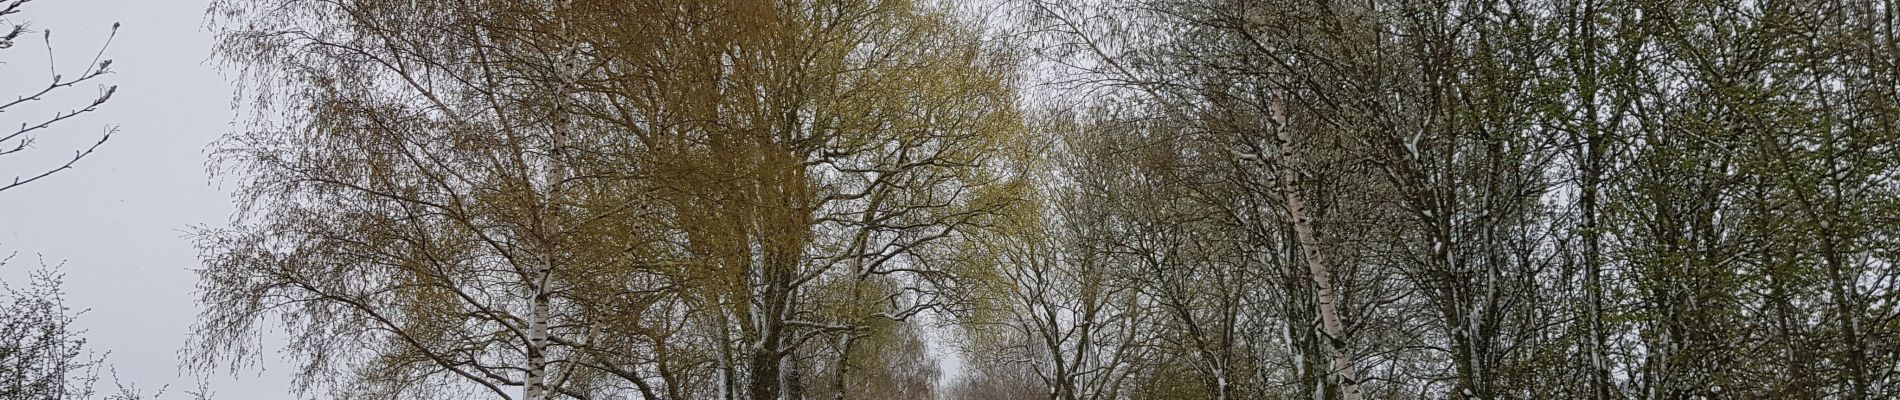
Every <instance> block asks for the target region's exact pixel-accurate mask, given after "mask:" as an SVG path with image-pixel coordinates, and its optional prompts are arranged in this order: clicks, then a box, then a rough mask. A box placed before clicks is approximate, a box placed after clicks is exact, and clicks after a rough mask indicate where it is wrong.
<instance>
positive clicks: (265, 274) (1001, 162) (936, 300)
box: [191, 0, 1900, 400]
mask: <svg viewBox="0 0 1900 400" xmlns="http://www.w3.org/2000/svg"><path fill="white" fill-rule="evenodd" d="M953 6H954V4H937V3H929V2H914V1H903V0H862V1H854V0H783V1H764V2H762V1H741V0H707V1H698V2H673V1H657V0H655V1H644V0H615V1H606V0H561V1H552V2H515V1H488V0H457V1H395V0H354V1H281V0H270V1H264V0H220V1H218V2H215V5H214V6H213V8H212V16H213V18H214V20H216V21H215V24H216V25H217V26H220V27H222V29H223V33H222V40H223V41H222V44H221V45H220V48H219V51H220V54H221V55H222V56H223V58H224V59H225V60H226V61H228V62H230V63H231V64H232V65H234V66H235V67H236V68H237V70H238V71H241V73H242V76H243V79H242V81H243V82H244V83H245V84H246V85H247V87H246V90H247V92H246V93H247V95H248V96H251V97H248V99H251V100H254V101H253V102H250V103H248V104H250V107H248V108H247V109H249V110H251V111H253V112H254V113H255V114H254V115H255V118H252V119H251V124H249V125H248V126H246V127H244V129H241V130H240V131H239V132H236V133H234V134H232V135H230V136H229V137H227V139H226V140H225V141H223V142H222V143H220V145H219V148H220V151H219V153H218V160H219V161H221V162H223V163H224V164H223V168H224V169H226V170H229V171H235V172H237V173H238V174H239V175H241V176H242V177H243V178H244V184H243V185H242V189H241V195H240V196H241V200H242V203H243V204H244V205H245V206H246V207H245V211H244V212H243V213H242V214H241V216H240V218H239V220H238V221H236V223H234V224H233V225H232V226H231V227H229V228H222V229H209V230H204V231H201V232H200V233H199V238H200V245H201V248H202V249H203V251H204V254H205V255H204V259H205V268H204V269H203V270H202V271H201V276H202V284H201V289H202V296H203V297H202V302H203V304H204V306H205V307H206V310H205V312H204V314H203V317H202V318H201V320H200V322H199V323H198V325H197V334H196V335H194V337H195V339H194V340H195V342H194V345H193V351H192V352H191V356H192V358H193V360H192V361H193V362H194V363H195V365H196V366H198V367H199V368H206V369H209V368H217V367H219V366H227V365H235V366H241V365H244V364H245V363H246V362H247V361H250V360H254V359H255V358H256V357H258V356H259V355H260V354H263V353H261V352H262V351H264V350H265V349H261V348H259V342H260V341H259V340H258V339H259V335H260V332H262V331H263V330H264V328H265V327H266V325H265V324H267V323H269V322H271V321H273V320H274V321H277V322H280V323H281V324H282V325H283V326H284V327H285V328H286V330H287V332H288V333H289V338H290V340H289V343H288V347H287V348H286V350H287V351H286V353H285V354H288V355H290V356H291V357H293V358H294V359H295V361H296V362H297V365H298V368H297V377H298V379H297V380H296V384H297V388H298V389H299V390H300V391H303V392H306V393H309V392H313V391H316V392H323V393H327V394H329V395H331V396H334V397H338V398H388V399H397V398H437V397H493V398H524V399H531V400H540V399H551V398H576V399H593V398H622V397H628V396H638V397H639V398H644V399H700V398H718V399H740V398H744V399H760V400H763V399H781V398H784V399H805V398H834V399H844V398H933V397H939V396H948V397H954V398H970V399H1019V398H1042V399H1058V400H1073V399H1126V398H1141V399H1176V398H1180V399H1186V398H1210V399H1251V398H1303V399H1304V398H1312V399H1321V398H1326V399H1333V398H1337V399H1362V398H1483V399H1493V398H1594V399H1609V398H1671V399H1675V398H1846V399H1871V398H1889V397H1894V396H1900V377H1896V376H1895V373H1896V371H1900V370H1896V368H1895V367H1896V365H1900V348H1896V347H1895V342H1894V341H1895V339H1900V320H1896V316H1897V315H1900V313H1896V310H1895V304H1894V300H1895V299H1894V297H1893V296H1894V295H1895V290H1894V285H1895V284H1896V282H1894V279H1895V278H1896V273H1897V272H1900V268H1895V267H1894V266H1893V265H1892V262H1893V261H1894V259H1895V258H1896V257H1900V253H1896V252H1895V249H1897V248H1900V246H1896V243H1894V241H1893V240H1894V239H1895V238H1896V236H1895V234H1896V232H1894V231H1893V229H1894V228H1893V227H1895V226H1900V192H1897V191H1896V189H1900V187H1896V185H1895V183H1896V182H1900V181H1896V177H1895V176H1894V174H1895V172H1897V171H1900V165H1894V163H1895V162H1894V161H1890V160H1892V159H1893V157H1891V156H1890V154H1892V153H1893V152H1894V150H1896V149H1895V147H1896V146H1900V131H1896V127H1895V122H1896V121H1895V119H1896V118H1900V110H1896V109H1895V107H1896V106H1897V105H1900V103H1897V101H1900V87H1897V86H1896V85H1900V83H1896V82H1900V80H1897V78H1900V76H1896V73H1900V64H1896V63H1895V61H1894V60H1895V54H1900V50H1897V49H1896V47H1895V46H1896V45H1900V43H1896V42H1895V41H1894V38H1896V36H1895V35H1894V31H1893V30H1894V24H1895V23H1896V21H1895V19H1894V18H1893V17H1891V15H1892V13H1893V12H1894V10H1893V8H1892V4H1890V3H1888V2H1878V1H1845V0H1843V1H1832V2H1777V1H1728V0H1688V1H1643V0H1628V1H1612V0H1539V1H1492V0H1454V1H1438V2H1409V1H1389V2H1387V1H1369V2H1324V1H1322V2H1288V1H1266V0H1090V1H1081V0H1077V1H1065V0H1021V1H1003V2H998V3H996V4H993V6H994V7H984V8H983V9H984V10H989V12H990V14H989V16H990V17H992V19H991V20H990V21H988V23H987V24H985V23H979V21H976V20H974V19H972V15H970V14H967V13H964V12H962V11H959V10H958V9H956V8H955V7H953ZM1018 93H1024V94H1022V95H1019V94H1018ZM943 344H955V345H957V346H956V347H958V348H961V349H962V350H964V354H963V356H962V358H963V359H964V360H965V362H964V363H963V364H964V366H963V368H961V370H962V371H961V373H960V374H958V376H956V377H954V379H945V378H944V377H942V376H941V375H942V374H941V373H940V372H939V369H938V367H937V362H936V361H935V360H936V359H937V358H938V356H941V355H942V351H937V350H932V349H933V348H939V347H942V346H940V345H943ZM939 381H944V382H939ZM939 387H945V388H946V389H947V390H946V391H943V393H938V390H936V389H937V388H939Z"/></svg>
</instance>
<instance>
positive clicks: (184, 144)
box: [0, 0, 291, 400]
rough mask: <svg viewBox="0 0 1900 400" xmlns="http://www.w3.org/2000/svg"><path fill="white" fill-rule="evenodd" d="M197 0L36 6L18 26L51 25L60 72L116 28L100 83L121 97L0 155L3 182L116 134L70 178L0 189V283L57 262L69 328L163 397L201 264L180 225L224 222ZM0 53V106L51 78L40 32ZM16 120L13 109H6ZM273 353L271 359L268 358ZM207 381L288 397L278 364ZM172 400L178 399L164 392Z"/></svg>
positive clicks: (219, 115)
mask: <svg viewBox="0 0 1900 400" xmlns="http://www.w3.org/2000/svg"><path fill="white" fill-rule="evenodd" d="M204 10H205V1H203V0H163V1H160V0H37V1H32V2H29V3H27V5H26V12H25V13H24V14H19V15H15V17H24V18H20V19H24V20H27V21H31V22H32V24H33V26H35V27H36V28H51V29H53V31H54V34H53V37H52V39H53V48H54V53H55V60H56V61H57V62H58V63H59V64H58V65H59V67H60V70H61V71H62V72H64V73H67V74H74V73H77V71H78V70H79V69H80V68H83V67H84V64H85V63H86V62H87V61H88V60H90V59H91V58H92V56H93V54H94V52H95V51H96V50H97V49H98V46H99V45H100V44H102V43H103V42H104V40H105V38H106V34H107V32H109V31H110V29H111V26H112V23H113V22H115V21H117V22H122V23H124V26H123V27H122V28H121V29H120V31H119V35H118V38H117V39H116V40H115V41H114V42H113V43H112V46H111V48H109V49H107V51H106V57H107V58H111V59H113V60H115V61H114V65H113V69H115V70H117V71H118V72H117V73H116V74H114V75H112V76H108V77H106V79H105V80H104V81H105V82H107V83H116V84H118V85H119V92H118V93H117V94H116V95H115V96H114V98H113V99H112V101H111V102H109V103H107V104H105V105H104V106H103V109H101V110H100V111H99V112H97V113H94V114H90V115H86V116H83V117H81V118H78V119H74V120H68V121H66V122H64V123H61V124H60V125H56V128H57V129H56V130H54V131H53V132H51V133H49V134H47V135H45V136H44V137H43V138H42V139H41V142H39V144H38V146H37V147H38V150H37V151H35V153H40V154H36V155H35V156H34V157H11V156H10V157H8V158H6V159H0V176H4V177H5V178H4V179H9V180H10V179H12V177H13V176H15V175H19V174H20V173H23V172H24V171H23V169H27V168H30V167H34V166H42V165H47V163H48V162H50V161H52V159H53V158H58V157H69V156H70V155H71V154H72V153H71V151H72V150H73V149H76V148H83V145H85V144H86V143H89V142H87V141H88V140H94V139H96V138H97V135H98V134H99V133H100V132H101V131H102V130H103V129H104V127H106V126H108V125H117V126H119V127H120V130H119V133H118V134H116V135H114V136H113V138H112V140H111V141H110V142H107V143H106V145H105V146H103V147H102V148H100V150H99V151H98V152H97V153H95V154H94V155H93V156H92V157H91V158H88V159H86V160H85V161H82V162H81V163H80V164H79V165H77V166H76V167H75V169H73V170H70V171H66V172H63V173H60V174H58V175H54V176H53V177H51V178H48V179H47V180H42V181H40V182H36V183H33V184H29V185H27V186H23V187H20V188H16V189H13V190H8V191H5V192H0V254H5V253H10V252H17V253H19V256H18V257H16V258H15V259H14V260H13V262H12V263H11V264H9V265H7V266H6V267H5V268H4V269H0V277H5V278H6V279H7V280H8V282H14V283H23V282H24V280H22V279H20V277H21V275H22V273H23V272H25V271H26V270H29V269H31V268H32V267H34V266H35V264H37V260H36V258H44V259H45V260H46V263H47V264H49V265H50V264H56V263H58V262H60V261H62V260H64V261H65V267H64V268H63V271H64V272H66V275H67V282H66V289H67V291H68V292H69V297H68V303H69V306H71V307H73V308H90V309H92V310H91V311H90V312H89V313H86V314H85V315H83V316H82V317H81V318H80V321H79V324H80V325H81V326H82V327H85V328H87V329H90V330H91V333H90V334H89V335H88V337H89V339H90V340H91V346H92V347H93V348H94V349H97V350H109V351H111V357H110V359H109V362H110V363H111V364H112V365H114V366H116V368H117V369H118V374H119V377H120V378H122V379H123V380H125V381H127V382H133V383H137V384H139V385H140V386H145V387H157V386H160V385H165V384H171V385H172V386H173V388H172V390H171V391H172V392H173V393H174V394H181V393H178V392H180V391H182V389H189V388H190V387H191V386H193V385H194V383H193V382H194V379H193V378H192V377H190V376H189V375H188V374H184V373H182V372H181V371H179V369H178V365H179V364H178V351H179V350H180V349H181V348H182V347H183V346H184V343H185V334H186V333H187V331H188V329H189V328H190V325H191V323H192V321H193V319H194V318H195V317H196V313H197V308H196V307H195V306H194V305H193V298H194V293H193V291H194V288H193V286H194V284H195V281H196V280H195V277H194V275H193V273H192V272H191V269H193V268H196V267H197V266H198V262H197V257H196V253H197V252H196V250H195V249H194V248H193V247H192V244H191V242H190V240H189V239H188V238H186V237H184V232H185V230H186V229H187V228H190V227H192V226H198V225H208V226H222V225H224V224H226V222H227V221H228V219H229V217H230V215H231V209H232V206H231V198H230V196H229V195H228V194H227V192H228V190H229V187H230V185H229V184H224V185H222V187H220V186H221V185H220V184H219V183H218V182H214V181H212V180H211V177H210V176H209V175H208V174H207V172H206V170H205V149H206V148H207V145H208V144H209V143H210V142H211V141H212V140H214V139H216V138H217V137H218V136H219V135H221V134H223V133H225V132H227V131H228V130H229V129H230V128H231V126H232V121H233V117H234V114H233V112H232V111H231V108H230V105H231V99H232V89H231V87H230V85H229V84H228V83H227V82H226V80H225V79H224V78H223V77H222V76H221V75H220V73H219V72H218V70H217V68H215V66H214V65H213V64H212V63H211V62H210V60H209V59H208V55H209V54H210V48H211V37H210V34H209V33H208V32H207V31H206V30H205V29H204V21H205V20H204ZM26 36H31V37H32V38H31V40H21V41H20V43H17V44H16V46H14V48H12V49H8V50H6V51H4V52H0V62H4V63H5V64H4V65H0V77H4V79H0V97H5V99H6V100H12V99H13V97H15V96H17V95H18V94H19V93H20V89H22V88H25V87H29V86H43V85H44V82H45V81H46V80H47V79H49V78H50V76H48V72H47V71H48V70H47V65H46V55H45V54H46V53H45V51H46V48H45V45H44V44H42V42H41V41H40V39H39V36H38V35H37V34H31V35H26ZM67 92H68V93H66V95H67V96H63V97H59V98H57V99H54V100H52V101H55V102H59V103H64V104H73V103H76V102H84V101H87V100H89V99H90V98H91V97H92V96H96V95H97V89H96V88H94V87H91V85H86V86H85V87H75V88H72V89H71V90H68V91H67ZM15 111H18V112H15ZM50 113H51V109H48V108H34V109H27V110H9V112H7V113H5V114H0V124H6V125H9V126H11V125H13V124H18V123H19V122H21V121H22V120H25V119H27V118H29V117H43V116H44V114H50ZM271 354H272V355H274V354H275V353H271ZM262 367H264V370H261V371H260V370H258V369H256V368H253V369H251V370H248V371H243V372H240V373H238V374H237V375H236V376H235V378H234V377H233V376H232V375H231V374H219V375H217V376H215V377H213V378H212V380H211V381H210V383H211V389H212V391H213V392H215V393H216V394H217V398H218V399H247V400H248V399H287V398H290V397H291V396H290V395H289V394H288V393H287V392H286V391H285V386H286V384H287V381H288V380H287V377H286V376H287V375H286V370H287V368H286V367H285V366H284V365H283V364H282V363H281V362H276V360H265V361H264V364H263V365H262ZM166 397H167V398H179V396H166Z"/></svg>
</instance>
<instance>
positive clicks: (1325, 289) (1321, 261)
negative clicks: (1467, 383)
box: [1271, 98, 1359, 400]
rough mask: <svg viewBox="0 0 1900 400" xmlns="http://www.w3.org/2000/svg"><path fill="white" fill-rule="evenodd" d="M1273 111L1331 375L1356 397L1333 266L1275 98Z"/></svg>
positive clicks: (1346, 395)
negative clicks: (1315, 227) (1308, 208)
mask: <svg viewBox="0 0 1900 400" xmlns="http://www.w3.org/2000/svg"><path fill="white" fill-rule="evenodd" d="M1271 108H1272V113H1273V122H1274V126H1273V131H1274V138H1275V140H1276V141H1277V142H1278V144H1279V147H1278V151H1279V156H1280V161H1281V163H1280V187H1281V190H1283V191H1284V192H1285V194H1284V195H1285V196H1286V209H1287V215H1288V217H1290V218H1292V219H1293V233H1294V234H1295V235H1297V237H1298V238H1299V242H1300V252H1301V254H1303V255H1304V256H1305V258H1306V265H1307V268H1308V269H1309V270H1310V272H1311V275H1312V278H1313V290H1314V293H1313V298H1314V302H1316V303H1319V319H1320V329H1321V330H1322V331H1324V332H1325V333H1326V336H1327V337H1326V338H1325V339H1326V342H1327V344H1328V345H1329V346H1330V347H1332V350H1333V351H1332V354H1331V355H1332V364H1333V367H1332V368H1333V374H1334V375H1335V376H1336V377H1337V384H1338V385H1339V394H1340V397H1341V398H1342V399H1345V400H1358V399H1359V369H1358V367H1356V366H1354V365H1353V360H1352V353H1351V351H1350V350H1349V348H1348V346H1347V343H1346V326H1345V322H1344V321H1343V320H1342V319H1341V318H1340V315H1339V297H1340V296H1339V293H1338V291H1337V290H1335V288H1334V287H1333V278H1332V274H1333V270H1332V265H1330V264H1327V262H1326V254H1325V252H1324V251H1321V248H1320V246H1321V244H1320V240H1319V235H1318V233H1317V232H1314V230H1313V219H1312V217H1311V216H1310V215H1307V212H1306V201H1305V198H1304V197H1303V194H1302V193H1301V191H1300V183H1301V182H1300V179H1299V178H1300V177H1299V172H1298V171H1296V170H1295V169H1296V168H1297V167H1298V166H1299V165H1300V157H1299V152H1298V151H1296V150H1295V149H1294V148H1293V134H1292V132H1289V131H1288V130H1287V123H1286V105H1285V104H1284V103H1283V102H1282V100H1281V99H1279V98H1274V99H1273V103H1272V105H1271Z"/></svg>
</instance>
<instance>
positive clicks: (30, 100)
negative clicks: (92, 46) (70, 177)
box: [0, 0, 119, 191]
mask: <svg viewBox="0 0 1900 400" xmlns="http://www.w3.org/2000/svg"><path fill="white" fill-rule="evenodd" d="M28 1H29V0H13V1H10V2H0V29H4V30H0V32H4V33H0V65H4V64H6V62H5V61H4V60H5V59H6V57H8V54H7V52H10V51H18V50H16V47H17V46H15V45H16V44H18V42H19V41H20V40H23V38H22V37H21V36H22V35H26V34H29V33H36V32H37V33H39V34H40V40H41V41H43V42H45V43H46V54H47V60H46V63H47V69H48V71H49V73H50V74H52V76H51V77H50V78H51V79H50V81H48V82H46V84H45V86H37V87H29V88H28V89H26V92H24V93H18V94H15V95H14V96H12V97H14V98H13V99H10V100H9V99H5V98H0V113H6V112H9V111H12V112H20V111H29V110H24V109H27V108H32V107H33V104H34V103H39V102H42V101H47V102H53V101H60V100H56V99H58V97H59V95H60V94H62V93H65V92H69V91H70V90H68V89H71V88H72V87H73V86H75V85H78V84H80V83H84V82H88V81H93V80H97V79H99V77H101V76H105V75H106V74H109V73H111V72H112V60H111V59H102V58H100V57H101V56H103V55H105V49H106V47H107V46H108V45H110V44H111V43H112V39H111V37H116V36H118V33H119V24H118V23H116V22H115V23H113V24H112V36H111V37H108V38H107V39H106V44H105V45H100V46H99V52H98V53H97V54H95V55H94V56H93V58H92V61H91V62H89V63H87V64H86V68H85V69H83V70H80V71H79V73H78V74H76V75H67V74H61V73H60V71H59V67H58V65H57V64H56V63H54V60H53V57H52V54H53V30H52V29H45V28H41V29H39V30H37V31H35V30H33V29H32V23H31V22H30V21H24V20H20V19H18V18H20V16H19V15H20V14H21V13H23V12H25V10H24V9H22V7H23V6H25V5H26V3H27V2H28ZM9 79H17V80H20V81H23V82H24V81H26V80H27V79H28V78H27V77H24V76H20V77H14V76H11V75H10V76H9ZM118 89H119V87H118V86H117V85H109V86H101V87H100V88H99V94H98V96H96V97H93V98H92V99H91V100H88V101H84V102H79V103H76V104H77V105H73V106H59V107H57V108H55V110H54V111H53V115H51V116H41V117H22V120H21V121H20V127H19V128H17V129H11V128H0V157H7V156H18V155H21V154H22V153H24V152H26V151H28V150H33V149H36V147H35V146H34V144H35V143H36V142H38V139H39V138H40V137H42V136H43V135H46V134H48V133H52V131H50V130H49V129H51V128H52V126H53V125H54V124H58V123H59V122H61V121H65V120H68V119H72V118H73V117H77V116H79V115H80V114H86V113H90V112H93V111H96V110H98V109H99V106H100V105H102V104H105V103H106V101H107V100H111V99H112V94H113V93H115V92H117V91H118ZM116 130H117V128H114V127H107V128H106V130H105V133H102V134H100V135H99V140H98V141H95V142H93V143H92V144H91V145H89V146H87V147H86V148H85V149H82V150H75V151H73V156H72V158H68V159H65V161H64V162H62V163H60V164H59V165H55V166H51V167H26V170H25V171H8V172H0V174H7V175H13V177H12V179H10V180H6V181H0V191H6V190H8V189H13V188H16V187H20V185H25V184H28V183H32V182H33V181H37V180H40V179H43V178H46V177H47V176H51V175H53V174H54V173H57V172H60V171H65V170H68V169H72V167H73V164H76V163H78V162H79V160H80V159H83V158H86V156H90V155H92V152H93V151H94V150H98V149H99V146H100V145H103V144H105V142H106V139H110V138H111V137H112V133H113V132H114V131H116ZM8 168H18V167H8ZM0 178H4V175H0Z"/></svg>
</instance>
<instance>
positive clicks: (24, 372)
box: [0, 254, 209, 400]
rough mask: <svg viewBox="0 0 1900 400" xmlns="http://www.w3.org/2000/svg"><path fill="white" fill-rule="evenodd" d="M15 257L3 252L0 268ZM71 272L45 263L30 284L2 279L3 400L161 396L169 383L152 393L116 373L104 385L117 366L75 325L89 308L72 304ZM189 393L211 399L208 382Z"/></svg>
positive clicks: (30, 275)
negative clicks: (68, 289)
mask: <svg viewBox="0 0 1900 400" xmlns="http://www.w3.org/2000/svg"><path fill="white" fill-rule="evenodd" d="M15 256H17V254H8V255H6V256H4V257H0V268H5V267H6V265H7V263H8V262H9V261H12V260H13V258H14V257H15ZM65 276H66V274H65V273H62V272H60V271H59V268H58V266H50V267H49V266H46V265H41V267H40V268H39V269H35V270H33V271H30V272H28V273H27V284H26V285H24V286H14V285H12V284H9V283H7V282H5V281H0V400H82V399H95V398H96V399H103V400H143V399H153V400H156V399H159V398H161V397H160V396H163V395H164V393H165V390H164V389H163V388H161V389H159V390H158V391H157V392H155V393H152V394H150V395H149V396H148V395H146V394H145V393H144V392H143V391H142V390H140V389H139V388H138V386H137V385H131V384H126V383H123V382H119V381H118V379H117V377H116V376H115V377H113V387H112V388H111V389H103V388H100V387H99V386H98V385H99V383H101V380H102V379H101V378H102V376H101V373H108V371H111V365H110V364H107V363H106V354H107V353H109V352H95V351H94V350H93V349H91V348H89V347H87V346H86V343H87V342H86V337H85V335H86V331H85V330H84V329H79V328H78V327H76V326H74V322H77V321H78V320H79V316H80V315H83V314H85V313H86V310H84V309H79V310H74V309H72V308H71V307H69V306H67V305H66V290H65V289H63V288H62V287H61V285H62V284H63V283H64V280H65ZM186 394H187V395H190V396H193V397H192V398H194V399H199V400H202V399H206V398H209V394H208V392H207V391H206V390H205V388H203V387H202V386H200V387H199V389H198V390H197V391H191V392H187V393H186Z"/></svg>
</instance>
